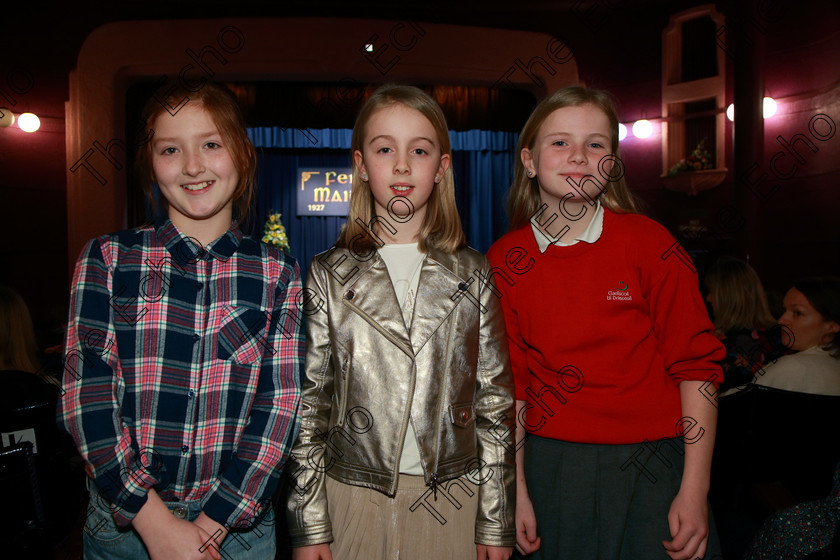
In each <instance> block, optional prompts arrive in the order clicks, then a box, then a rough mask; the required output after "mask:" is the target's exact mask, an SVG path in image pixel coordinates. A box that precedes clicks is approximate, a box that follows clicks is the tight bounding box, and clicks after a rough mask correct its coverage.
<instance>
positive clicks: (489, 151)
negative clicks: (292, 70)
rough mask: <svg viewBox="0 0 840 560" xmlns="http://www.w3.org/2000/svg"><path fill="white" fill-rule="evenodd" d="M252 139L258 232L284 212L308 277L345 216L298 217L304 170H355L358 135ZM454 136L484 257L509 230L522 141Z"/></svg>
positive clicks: (276, 133)
mask: <svg viewBox="0 0 840 560" xmlns="http://www.w3.org/2000/svg"><path fill="white" fill-rule="evenodd" d="M248 135H249V136H250V138H251V141H252V142H253V143H254V146H256V147H257V152H258V154H259V167H258V172H257V189H258V194H257V211H256V220H254V222H255V223H254V224H253V227H252V228H251V231H252V233H253V234H254V235H259V236H262V231H263V224H264V223H265V220H266V219H267V218H268V215H269V214H270V213H271V212H280V213H282V214H283V225H285V226H286V233H287V234H288V237H289V244H290V246H291V254H292V256H294V257H295V258H296V259H297V260H298V262H299V263H300V266H301V270H302V272H303V273H304V274H306V269H307V267H308V266H309V262H310V261H311V260H312V258H313V257H314V256H315V255H317V254H318V253H320V252H322V251H326V250H327V249H329V248H330V247H331V246H332V245H333V243H335V240H336V239H337V238H338V234H339V231H340V230H341V225H342V224H343V223H344V221H345V217H343V216H317V215H314V216H300V217H298V216H297V196H298V192H299V191H300V187H301V178H300V175H299V174H298V171H299V170H304V169H319V168H334V169H336V170H338V169H341V168H345V169H347V168H350V167H351V161H350V136H351V131H350V130H347V129H340V130H335V129H324V130H314V129H309V130H293V129H284V128H251V129H248ZM449 137H450V141H451V142H452V156H453V158H452V159H453V166H454V169H455V197H456V200H457V202H458V210H459V212H460V214H461V220H462V223H463V226H464V232H465V233H466V234H467V242H468V243H469V244H470V246H472V247H474V248H475V249H477V250H479V251H481V252H482V253H484V252H486V251H487V249H488V248H489V247H490V245H491V244H492V243H493V241H495V240H496V239H498V238H499V237H500V236H502V235H503V234H504V233H505V232H506V231H507V224H508V221H507V216H506V214H505V208H504V200H505V195H506V193H507V190H508V187H509V186H510V183H511V180H512V177H513V158H514V152H515V151H516V137H517V135H516V134H515V133H512V132H492V131H486V130H468V131H464V132H456V131H450V133H449ZM330 186H335V184H331V185H330ZM341 188H342V189H343V188H344V186H342V187H341ZM347 188H349V185H348V186H347Z"/></svg>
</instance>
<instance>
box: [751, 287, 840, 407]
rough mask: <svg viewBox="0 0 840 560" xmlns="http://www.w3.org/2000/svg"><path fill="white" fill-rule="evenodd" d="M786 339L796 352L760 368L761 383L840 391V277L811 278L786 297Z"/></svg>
mask: <svg viewBox="0 0 840 560" xmlns="http://www.w3.org/2000/svg"><path fill="white" fill-rule="evenodd" d="M784 306H785V313H784V315H782V316H781V318H780V319H779V324H780V325H783V326H784V327H786V328H785V333H784V335H783V338H784V339H785V340H784V343H785V345H786V346H788V347H790V348H791V349H792V350H795V351H796V354H791V355H789V356H783V357H781V358H779V359H778V360H776V361H775V362H773V363H772V364H770V365H769V366H767V367H766V368H764V372H763V374H761V372H759V375H758V376H757V379H756V384H757V385H764V386H767V387H775V388H777V389H783V390H785V391H797V392H800V393H812V394H817V395H840V279H838V278H807V279H804V280H800V281H798V282H796V283H794V285H793V288H791V289H790V290H789V291H788V293H787V294H785V299H784Z"/></svg>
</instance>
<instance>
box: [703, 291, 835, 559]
mask: <svg viewBox="0 0 840 560" xmlns="http://www.w3.org/2000/svg"><path fill="white" fill-rule="evenodd" d="M784 307H785V312H784V314H783V315H782V316H781V318H780V319H779V324H780V325H782V326H784V327H785V328H784V331H783V339H784V340H783V342H784V343H785V345H786V346H788V347H789V348H790V349H791V350H794V351H796V353H795V354H791V355H788V356H784V357H782V358H779V359H778V360H776V361H775V362H773V363H771V364H770V365H768V366H766V367H765V368H764V369H763V370H760V371H758V372H757V373H756V379H755V381H754V383H750V384H747V385H744V386H741V387H738V388H736V389H732V390H730V391H727V392H726V393H725V394H723V395H721V397H722V398H721V399H720V401H719V407H718V433H717V436H718V437H717V439H716V440H715V456H714V462H713V474H712V495H713V500H712V503H713V508H714V512H715V516H716V518H717V520H718V523H719V526H720V528H721V539H722V542H723V545H724V551H725V555H726V556H725V557H727V558H729V557H732V558H734V557H740V556H741V554H742V553H743V551H744V548H745V547H746V545H747V544H748V543H749V542H750V541H752V539H753V533H754V532H755V531H756V530H757V529H758V528H759V527H761V525H762V524H763V523H764V521H765V519H766V518H767V516H768V515H770V514H773V513H775V512H777V511H779V510H781V509H784V508H790V507H792V506H795V505H797V504H801V503H802V502H806V501H811V500H816V499H820V498H822V497H824V496H825V495H826V493H827V492H828V489H829V488H830V487H831V479H832V473H833V472H834V466H835V465H836V464H837V461H838V459H840V440H838V439H837V436H836V433H835V432H836V426H837V425H838V423H840V358H838V357H837V355H838V354H840V344H838V341H839V340H840V334H838V333H840V279H836V278H811V279H805V280H801V281H798V282H796V283H795V284H794V287H793V288H791V289H790V290H789V291H788V292H787V294H786V295H785V298H784ZM774 523H776V522H774ZM776 526H777V525H773V527H776ZM767 535H768V533H766V532H765V533H764V537H762V538H764V539H765V540H764V541H763V542H764V544H765V545H766V544H767V540H766V539H767ZM762 546H763V545H762ZM752 557H754V558H786V559H787V558H794V556H790V557H788V556H784V555H782V556H752ZM795 557H796V558H799V557H800V556H795Z"/></svg>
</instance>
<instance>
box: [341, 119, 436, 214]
mask: <svg viewBox="0 0 840 560" xmlns="http://www.w3.org/2000/svg"><path fill="white" fill-rule="evenodd" d="M353 158H354V161H355V163H356V167H357V168H358V169H359V171H360V172H361V173H364V174H366V175H367V176H368V182H369V184H370V190H371V193H372V194H373V200H374V206H375V209H376V214H377V215H379V216H386V215H387V213H388V203H389V202H390V201H391V199H393V198H394V197H405V198H406V199H408V200H409V201H410V202H411V204H410V205H409V204H405V203H393V204H392V206H391V212H392V213H394V214H397V215H408V214H409V213H410V212H411V208H413V216H411V218H410V219H411V220H412V223H415V222H414V220H417V223H422V222H423V218H424V216H425V213H426V203H427V202H428V200H429V196H430V195H431V194H432V190H433V189H434V188H435V184H436V181H435V178H436V177H437V178H443V174H444V172H445V171H446V170H447V169H448V168H449V161H450V160H449V154H441V148H440V143H439V142H438V137H437V132H436V131H435V128H434V126H432V123H431V122H429V119H427V118H426V117H425V116H423V114H422V113H421V112H420V111H418V110H416V109H412V108H410V107H406V106H405V105H402V104H400V103H396V104H394V105H391V106H389V107H383V108H381V109H379V110H378V111H376V112H374V113H373V115H371V117H370V119H369V120H368V123H367V126H365V134H364V141H363V144H362V150H361V151H359V150H356V151H355V153H354V154H353Z"/></svg>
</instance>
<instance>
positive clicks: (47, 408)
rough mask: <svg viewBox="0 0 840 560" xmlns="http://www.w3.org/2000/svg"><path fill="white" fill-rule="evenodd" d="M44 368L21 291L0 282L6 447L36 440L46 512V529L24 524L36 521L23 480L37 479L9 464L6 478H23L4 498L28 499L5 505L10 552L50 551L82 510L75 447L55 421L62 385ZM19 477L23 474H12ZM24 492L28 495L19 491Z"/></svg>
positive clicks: (1, 521) (0, 386) (1, 445)
mask: <svg viewBox="0 0 840 560" xmlns="http://www.w3.org/2000/svg"><path fill="white" fill-rule="evenodd" d="M39 371H40V368H39V362H38V357H37V347H36V343H35V333H34V330H33V328H32V319H31V317H30V314H29V309H28V308H27V306H26V303H25V302H24V300H23V298H22V297H21V296H20V294H18V293H17V292H16V291H15V290H13V289H12V288H10V287H8V286H2V285H0V449H3V450H7V449H10V448H13V447H15V446H17V445H19V444H22V443H25V442H29V443H31V444H32V453H33V454H34V464H35V466H36V473H37V475H36V477H35V480H37V482H38V487H39V491H40V501H41V504H42V506H43V513H44V516H45V525H44V526H42V527H33V526H30V525H27V526H25V527H23V526H21V522H24V523H26V522H28V521H30V520H31V518H30V517H28V515H29V513H30V511H29V505H28V504H29V503H30V501H31V498H30V497H29V495H28V494H26V492H28V490H27V489H28V484H26V483H20V480H31V478H29V473H26V474H24V473H20V472H15V471H14V470H13V468H12V467H10V466H8V465H5V464H4V466H3V474H4V482H9V481H12V480H15V481H17V482H16V484H17V486H16V487H11V488H6V487H5V486H4V488H3V492H5V493H4V495H3V496H4V499H9V500H11V501H15V502H16V500H18V499H20V500H25V501H26V503H16V504H15V508H4V511H3V514H2V515H0V527H2V530H0V534H2V538H3V539H4V550H5V551H6V552H8V553H9V554H18V555H20V556H21V557H24V556H28V557H32V555H37V554H36V553H35V551H34V549H33V548H32V547H36V548H37V549H38V550H40V551H41V552H42V553H44V552H43V551H44V550H46V549H48V548H49V546H50V545H51V544H52V543H53V542H56V541H57V540H58V539H59V538H61V536H62V535H63V534H64V532H65V531H66V530H67V529H68V525H69V523H68V522H67V520H68V519H72V518H73V516H74V515H75V514H76V510H75V509H74V506H75V507H78V484H74V483H75V482H76V480H74V479H73V477H72V474H71V472H70V471H71V469H70V463H69V455H70V449H69V446H68V445H67V444H66V443H65V442H64V440H63V439H62V438H61V435H60V433H59V431H58V428H57V426H56V425H55V408H56V402H57V401H58V397H59V387H58V385H56V383H55V381H54V380H53V379H52V378H51V377H50V376H48V375H41V374H39V373H38V372H39ZM13 475H14V476H19V477H20V478H17V479H15V478H12V476H13ZM21 491H23V492H24V495H25V496H26V497H24V495H18V496H15V495H13V494H15V493H17V492H21ZM10 503H11V502H10ZM36 531H41V532H36Z"/></svg>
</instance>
